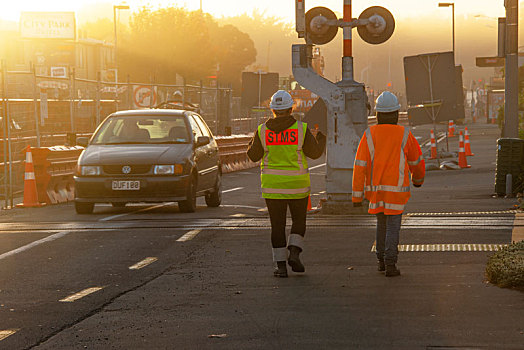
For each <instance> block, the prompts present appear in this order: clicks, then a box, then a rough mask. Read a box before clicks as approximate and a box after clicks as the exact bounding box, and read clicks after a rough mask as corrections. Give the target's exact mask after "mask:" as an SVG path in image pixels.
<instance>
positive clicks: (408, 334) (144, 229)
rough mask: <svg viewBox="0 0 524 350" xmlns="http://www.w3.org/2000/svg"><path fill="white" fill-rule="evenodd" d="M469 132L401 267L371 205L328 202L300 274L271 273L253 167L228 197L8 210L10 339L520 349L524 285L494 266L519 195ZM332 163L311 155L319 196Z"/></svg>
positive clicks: (415, 205) (10, 343)
mask: <svg viewBox="0 0 524 350" xmlns="http://www.w3.org/2000/svg"><path fill="white" fill-rule="evenodd" d="M470 131H471V133H472V148H473V151H474V152H475V154H476V155H475V157H470V158H468V161H470V164H472V168H471V169H465V170H460V171H435V172H429V173H428V174H427V180H426V183H425V185H424V186H423V187H422V188H421V189H420V190H419V189H417V190H416V191H413V198H412V201H411V202H410V206H409V207H408V212H409V213H410V214H409V215H406V216H405V218H404V221H403V229H402V233H401V249H402V250H405V251H403V252H401V255H400V260H399V268H400V269H401V271H402V276H400V277H398V278H385V277H384V275H383V274H381V273H379V272H377V271H376V267H375V258H374V254H373V253H372V249H373V243H374V224H375V222H374V218H373V217H369V216H341V217H329V216H322V215H318V214H315V215H311V217H310V219H309V221H308V232H307V236H306V249H305V252H304V254H303V260H304V263H305V265H306V273H305V274H304V275H298V274H293V273H291V275H290V278H288V279H277V278H274V277H273V276H272V263H271V246H270V242H269V222H268V218H267V210H266V209H265V205H264V202H263V200H262V199H261V198H260V190H259V185H260V180H259V171H258V170H257V169H250V170H245V171H241V172H236V173H231V174H227V175H225V176H224V179H223V180H224V181H223V183H224V185H223V186H224V187H223V188H224V190H225V191H224V192H225V193H224V205H222V206H221V207H219V208H206V207H205V204H204V201H203V200H201V201H199V203H200V205H199V208H198V210H197V212H196V213H193V214H182V213H180V212H179V211H178V208H177V206H176V205H175V204H164V205H156V206H152V205H133V206H128V207H126V208H118V209H116V208H112V207H111V206H108V205H97V206H96V207H95V212H94V214H93V215H77V214H76V213H75V212H74V208H73V206H72V204H62V205H56V206H49V207H44V208H38V209H15V210H6V211H2V212H0V227H1V229H0V349H85V348H87V349H216V348H218V349H356V348H362V349H443V348H445V349H454V348H461V349H464V348H468V349H469V348H471V349H522V348H524V347H523V345H522V344H524V326H523V324H524V313H523V311H524V294H522V292H520V291H516V290H508V289H500V288H498V287H495V286H492V285H490V284H488V283H486V282H485V277H484V268H485V263H486V259H487V256H488V255H489V254H491V253H490V250H494V249H498V247H499V246H500V245H503V244H507V243H509V242H510V241H511V240H512V234H513V232H514V226H515V225H520V223H517V224H516V222H515V214H514V212H512V211H511V209H512V206H513V204H515V203H516V202H515V200H513V199H502V198H494V197H492V196H491V195H492V192H493V176H494V175H493V173H494V166H493V162H494V155H495V147H494V145H493V142H494V140H495V139H496V130H495V129H493V128H491V127H485V126H473V127H472V128H471V129H470ZM414 132H415V134H416V135H419V136H420V137H422V138H424V137H425V134H426V133H427V130H425V129H424V128H416V129H415V130H414ZM426 138H427V137H426ZM323 163H324V161H323V160H322V159H320V160H317V161H313V162H311V163H310V168H311V169H312V170H311V173H312V175H311V177H312V188H313V196H312V198H313V205H314V206H315V205H316V204H317V203H318V200H319V199H320V198H322V197H325V193H323V191H324V186H323V183H324V181H323V180H324V174H325V170H324V166H323ZM435 213H438V214H435ZM137 264H138V265H137ZM79 292H81V294H77V293H79Z"/></svg>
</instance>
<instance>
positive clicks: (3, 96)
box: [1, 60, 9, 208]
mask: <svg viewBox="0 0 524 350" xmlns="http://www.w3.org/2000/svg"><path fill="white" fill-rule="evenodd" d="M1 64H2V121H3V123H4V125H3V141H4V142H3V146H4V159H3V160H4V208H7V204H8V203H7V194H8V193H9V184H8V182H7V176H8V175H7V126H8V125H9V124H7V119H6V97H7V93H6V90H5V86H6V84H5V81H6V77H5V74H6V68H5V60H2V62H1Z"/></svg>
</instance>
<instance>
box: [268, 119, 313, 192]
mask: <svg viewBox="0 0 524 350" xmlns="http://www.w3.org/2000/svg"><path fill="white" fill-rule="evenodd" d="M306 131H307V124H306V123H303V122H300V121H297V122H295V123H294V124H293V125H292V126H290V127H289V128H288V129H286V130H284V131H282V132H280V133H276V132H274V131H272V130H269V129H268V128H267V127H266V124H261V125H259V126H258V136H259V137H260V141H261V142H262V147H263V148H264V156H263V157H262V161H261V162H260V169H261V174H260V178H261V183H262V197H263V198H270V199H300V198H305V197H307V196H309V193H310V191H311V181H310V178H309V169H308V165H307V159H306V156H305V154H304V152H303V151H302V145H303V144H304V139H305V137H306Z"/></svg>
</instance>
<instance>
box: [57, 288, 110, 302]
mask: <svg viewBox="0 0 524 350" xmlns="http://www.w3.org/2000/svg"><path fill="white" fill-rule="evenodd" d="M103 288H104V287H91V288H87V289H84V290H82V291H80V292H78V293H75V294H72V295H70V296H68V297H65V298H63V299H60V300H59V301H60V302H63V303H72V302H74V301H77V300H78V299H82V298H83V297H85V296H88V295H89V294H93V293H95V292H98V291H99V290H101V289H103Z"/></svg>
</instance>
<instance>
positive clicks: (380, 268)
mask: <svg viewBox="0 0 524 350" xmlns="http://www.w3.org/2000/svg"><path fill="white" fill-rule="evenodd" d="M377 270H378V271H380V272H384V271H386V263H385V262H384V259H379V260H377Z"/></svg>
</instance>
